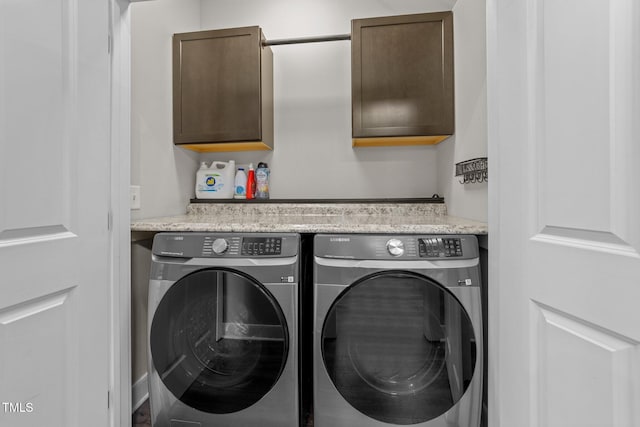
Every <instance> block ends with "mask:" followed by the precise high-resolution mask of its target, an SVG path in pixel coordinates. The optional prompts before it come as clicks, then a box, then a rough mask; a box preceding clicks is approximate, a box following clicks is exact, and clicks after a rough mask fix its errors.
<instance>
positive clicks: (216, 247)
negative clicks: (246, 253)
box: [211, 239, 229, 255]
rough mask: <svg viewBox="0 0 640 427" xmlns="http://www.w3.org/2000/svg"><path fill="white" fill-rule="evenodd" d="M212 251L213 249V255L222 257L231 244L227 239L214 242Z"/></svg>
mask: <svg viewBox="0 0 640 427" xmlns="http://www.w3.org/2000/svg"><path fill="white" fill-rule="evenodd" d="M211 249H213V253H214V254H216V255H222V254H223V253H225V252H226V251H227V249H229V242H227V241H226V240H225V239H216V240H214V241H213V244H212V245H211Z"/></svg>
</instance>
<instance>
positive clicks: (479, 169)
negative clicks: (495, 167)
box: [456, 157, 489, 184]
mask: <svg viewBox="0 0 640 427" xmlns="http://www.w3.org/2000/svg"><path fill="white" fill-rule="evenodd" d="M456 176H462V181H460V180H458V182H460V184H467V183H470V182H487V181H488V180H489V175H488V160H487V158H486V157H477V158H475V159H470V160H465V161H464V162H460V163H456Z"/></svg>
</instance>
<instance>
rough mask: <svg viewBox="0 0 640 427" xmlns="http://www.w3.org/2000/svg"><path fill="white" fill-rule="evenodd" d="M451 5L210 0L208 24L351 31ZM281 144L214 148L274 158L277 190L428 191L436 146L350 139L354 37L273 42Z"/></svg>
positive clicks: (415, 0)
mask: <svg viewBox="0 0 640 427" xmlns="http://www.w3.org/2000/svg"><path fill="white" fill-rule="evenodd" d="M449 9H451V1H442V0H440V1H437V0H436V1H434V0H431V1H424V0H396V1H384V0H376V1H372V0H357V1H356V0H352V1H344V0H323V1H321V2H319V1H314V0H271V1H268V2H265V1H262V0H237V1H234V2H221V1H219V0H202V28H203V29H216V28H228V27H240V26H250V25H259V26H260V27H261V28H262V30H263V32H264V34H265V37H266V38H267V39H282V38H296V37H309V36H322V35H334V34H349V33H350V32H351V19H354V18H365V17H373V16H385V15H398V14H405V13H419V12H429V11H439V10H449ZM272 50H273V62H274V99H275V101H274V108H275V112H274V116H275V119H274V121H275V123H274V127H275V131H274V133H275V143H274V151H273V152H268V153H262V152H251V153H230V154H206V155H203V156H202V157H203V159H206V160H209V161H210V160H214V159H218V160H228V159H235V160H236V161H237V162H239V163H249V162H254V163H257V162H258V161H266V162H267V163H269V167H270V168H271V171H272V172H271V173H272V175H271V197H273V198H303V197H306V198H363V197H429V196H431V195H432V194H433V193H436V192H437V190H438V189H437V149H436V148H435V147H429V146H423V147H395V148H387V147H384V148H358V149H353V148H352V146H351V43H350V42H349V41H340V42H326V43H314V44H301V45H284V46H273V47H272Z"/></svg>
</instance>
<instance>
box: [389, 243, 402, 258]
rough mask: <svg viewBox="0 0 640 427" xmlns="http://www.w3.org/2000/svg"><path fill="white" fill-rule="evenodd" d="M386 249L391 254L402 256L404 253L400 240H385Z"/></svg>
mask: <svg viewBox="0 0 640 427" xmlns="http://www.w3.org/2000/svg"><path fill="white" fill-rule="evenodd" d="M387 251H389V253H390V254H391V255H393V256H402V255H403V254H404V243H402V240H398V239H390V240H389V241H388V242H387Z"/></svg>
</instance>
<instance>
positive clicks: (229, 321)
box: [150, 268, 289, 414]
mask: <svg viewBox="0 0 640 427" xmlns="http://www.w3.org/2000/svg"><path fill="white" fill-rule="evenodd" d="M288 343H289V335H288V329H287V324H286V321H285V317H284V314H283V313H282V310H281V309H280V306H279V305H278V302H277V301H276V300H275V298H274V297H273V295H271V293H270V292H269V291H268V290H267V289H266V288H265V287H264V286H263V285H262V284H261V283H259V282H257V281H256V280H254V279H253V278H251V277H250V276H247V275H246V274H244V273H241V272H238V271H234V270H228V269H222V268H210V269H205V270H199V271H196V272H194V273H191V274H189V275H187V276H185V277H184V278H182V279H180V280H179V281H177V282H176V283H175V284H174V285H173V286H172V287H171V288H170V289H169V290H168V291H167V293H166V294H165V295H164V296H163V298H162V300H161V301H160V304H159V305H158V308H157V310H156V312H155V314H154V316H153V322H152V324H151V331H150V344H151V355H152V360H153V365H154V367H155V369H156V371H157V373H158V376H159V377H160V379H161V380H162V382H163V383H164V384H165V386H166V387H167V388H168V389H169V390H170V391H171V393H173V395H174V396H175V397H176V398H178V399H180V400H181V401H182V402H184V403H185V404H186V405H189V406H190V407H192V408H196V409H199V410H201V411H204V412H208V413H215V414H227V413H232V412H237V411H241V410H243V409H245V408H248V407H249V406H251V405H253V404H254V403H256V402H257V401H258V400H260V399H261V398H262V396H264V395H265V394H267V393H268V392H269V390H271V388H272V387H273V386H274V385H275V383H276V382H277V380H278V378H279V377H280V374H281V373H282V370H283V369H284V365H285V363H286V360H287V353H288Z"/></svg>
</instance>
